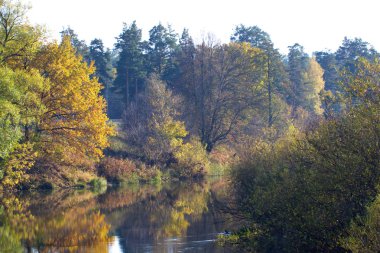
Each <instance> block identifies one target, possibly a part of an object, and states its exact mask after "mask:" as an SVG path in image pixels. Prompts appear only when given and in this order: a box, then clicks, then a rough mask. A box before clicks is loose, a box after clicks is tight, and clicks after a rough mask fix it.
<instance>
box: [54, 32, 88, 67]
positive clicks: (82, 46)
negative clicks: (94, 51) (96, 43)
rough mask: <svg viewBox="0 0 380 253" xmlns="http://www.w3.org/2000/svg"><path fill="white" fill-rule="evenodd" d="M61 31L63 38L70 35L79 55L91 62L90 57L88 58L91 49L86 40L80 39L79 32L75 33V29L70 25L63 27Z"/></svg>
mask: <svg viewBox="0 0 380 253" xmlns="http://www.w3.org/2000/svg"><path fill="white" fill-rule="evenodd" d="M60 33H61V37H62V40H63V39H64V38H65V37H69V38H70V41H71V45H72V46H73V47H74V48H75V51H76V53H77V54H78V55H81V56H82V57H83V59H85V60H86V61H87V62H89V59H88V57H89V56H88V54H89V49H88V46H87V44H86V42H85V41H84V40H81V39H79V36H78V34H77V33H75V31H74V30H73V29H72V28H70V27H67V28H65V29H63V30H62V31H61V32H60Z"/></svg>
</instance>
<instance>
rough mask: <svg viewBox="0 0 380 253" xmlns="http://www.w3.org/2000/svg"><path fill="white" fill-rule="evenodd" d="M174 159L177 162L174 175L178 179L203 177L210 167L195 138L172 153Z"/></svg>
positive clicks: (202, 149)
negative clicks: (176, 175) (175, 174)
mask: <svg viewBox="0 0 380 253" xmlns="http://www.w3.org/2000/svg"><path fill="white" fill-rule="evenodd" d="M174 157H175V158H176V160H177V164H176V173H177V174H178V176H179V177H192V176H203V175H204V174H206V173H207V171H208V169H209V166H210V162H209V160H208V157H207V153H206V150H205V148H204V146H203V145H202V143H201V142H200V141H199V140H198V139H195V138H192V139H191V140H190V142H188V143H185V144H183V145H181V146H180V147H179V148H178V150H176V151H175V152H174Z"/></svg>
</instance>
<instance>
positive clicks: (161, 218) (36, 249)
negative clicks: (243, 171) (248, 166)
mask: <svg viewBox="0 0 380 253" xmlns="http://www.w3.org/2000/svg"><path fill="white" fill-rule="evenodd" d="M227 189H228V188H227V183H226V181H225V180H224V179H222V178H209V179H207V180H205V181H202V182H196V183H195V182H182V183H179V182H177V183H170V184H162V185H142V186H136V185H132V186H131V185H130V186H123V187H117V188H116V187H109V188H107V190H100V191H99V190H98V191H89V190H72V189H71V190H56V191H54V192H50V193H44V192H34V193H23V194H19V195H17V196H14V195H4V196H2V198H1V199H0V203H1V205H0V252H12V253H13V252H15V253H16V252H33V253H45V252H46V253H48V252H49V253H50V252H51V253H53V252H54V253H55V252H59V253H61V252H62V253H64V252H70V253H71V252H91V253H107V252H108V253H129V252H133V253H135V252H136V253H137V252H159V253H160V252H162V253H169V252H170V253H171V252H173V253H174V252H207V253H214V252H230V251H229V250H226V249H223V248H221V247H219V246H217V245H216V243H215V239H216V238H217V235H218V234H219V233H223V232H224V231H225V230H229V229H232V228H234V226H236V223H235V222H233V221H232V219H231V217H230V215H228V213H227V212H226V210H225V206H226V205H225V203H226V202H228V190H227Z"/></svg>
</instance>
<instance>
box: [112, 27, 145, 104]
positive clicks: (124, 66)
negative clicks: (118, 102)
mask: <svg viewBox="0 0 380 253" xmlns="http://www.w3.org/2000/svg"><path fill="white" fill-rule="evenodd" d="M141 36H142V34H141V29H139V28H138V27H137V25H136V22H135V21H134V22H133V23H132V24H131V25H127V24H124V27H123V31H122V33H121V34H120V35H119V37H117V42H116V44H115V47H116V50H118V51H119V59H118V61H117V64H116V72H117V74H116V78H115V81H114V89H115V92H116V93H118V94H121V95H122V98H123V101H124V105H125V108H127V107H128V105H129V104H130V102H131V101H132V100H133V99H135V98H136V95H137V94H138V93H139V92H140V91H142V90H143V88H144V87H143V84H144V78H145V76H146V72H145V68H144V62H145V61H144V55H143V48H144V44H143V43H142V41H141Z"/></svg>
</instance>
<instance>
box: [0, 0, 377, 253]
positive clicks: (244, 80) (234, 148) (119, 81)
mask: <svg viewBox="0 0 380 253" xmlns="http://www.w3.org/2000/svg"><path fill="white" fill-rule="evenodd" d="M0 4H1V7H0V63H1V65H0V207H2V206H6V205H5V203H4V201H3V198H2V194H3V193H5V192H14V193H17V192H20V191H34V190H41V189H59V188H98V187H103V186H106V185H107V184H108V185H122V184H139V183H140V184H157V183H158V184H159V183H161V182H163V181H171V180H174V181H186V180H203V179H204V178H205V177H207V176H209V175H223V176H224V177H227V178H228V180H229V184H228V186H226V187H228V189H229V191H228V192H229V194H230V197H231V199H232V200H231V201H228V203H226V204H225V205H226V207H228V208H227V209H228V210H229V212H231V213H232V214H233V215H235V216H237V217H240V218H241V219H243V220H244V221H245V225H244V226H243V227H242V228H241V229H238V230H236V231H234V232H233V233H231V234H226V235H221V236H220V237H219V238H218V243H219V244H220V245H221V246H224V247H230V248H233V249H235V250H238V251H237V252H244V251H247V252H316V251H320V252H377V251H378V250H380V236H379V231H380V226H379V224H380V215H379V214H380V212H379V203H380V202H379V201H380V199H379V182H380V152H379V151H380V148H379V145H380V111H379V110H380V62H379V60H380V54H379V53H378V52H377V51H376V50H375V49H374V48H373V47H372V46H371V45H370V44H369V43H368V42H366V41H363V40H362V39H360V38H343V41H342V43H341V45H340V47H339V48H338V49H337V50H336V51H335V52H333V51H318V52H314V53H313V54H312V55H308V54H307V53H305V51H304V48H303V47H302V45H299V44H297V43H296V44H294V45H290V46H289V47H288V54H287V55H283V54H281V53H280V52H279V50H278V49H277V48H276V47H275V45H274V44H273V42H272V41H271V38H270V35H269V34H268V33H266V32H265V31H263V30H261V29H260V28H259V27H257V26H254V25H253V26H246V25H243V24H241V25H238V26H236V27H235V29H234V32H233V33H232V34H231V38H230V42H228V43H221V42H219V41H218V39H217V38H215V37H214V36H212V35H208V36H205V37H204V38H203V40H202V41H201V42H200V43H197V44H196V43H195V42H194V40H193V38H192V36H191V35H190V32H189V30H187V29H184V30H183V31H182V33H180V34H179V33H177V32H176V31H174V30H173V29H172V27H171V26H170V25H167V26H165V25H163V24H161V23H158V24H157V25H156V26H154V27H153V28H152V29H151V30H149V38H148V39H147V40H143V36H142V30H141V29H140V28H139V27H138V23H137V21H134V22H132V23H125V24H124V26H123V29H122V31H120V34H119V35H117V38H116V43H115V45H114V48H112V49H109V48H105V46H104V45H103V42H102V40H101V39H93V40H92V41H91V42H90V43H89V44H88V43H87V42H85V41H84V40H81V39H80V35H78V34H76V33H75V31H74V30H73V29H72V28H70V27H67V28H65V29H64V30H63V31H62V32H61V35H62V36H61V40H60V41H52V40H50V39H49V38H48V37H47V33H46V28H45V27H43V26H38V25H32V24H30V22H29V21H28V18H27V11H28V7H26V6H24V5H23V4H21V3H20V2H17V1H12V0H3V1H0ZM1 210H2V208H0V220H1V213H2V212H1ZM0 227H1V222H0ZM0 234H1V233H0Z"/></svg>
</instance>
